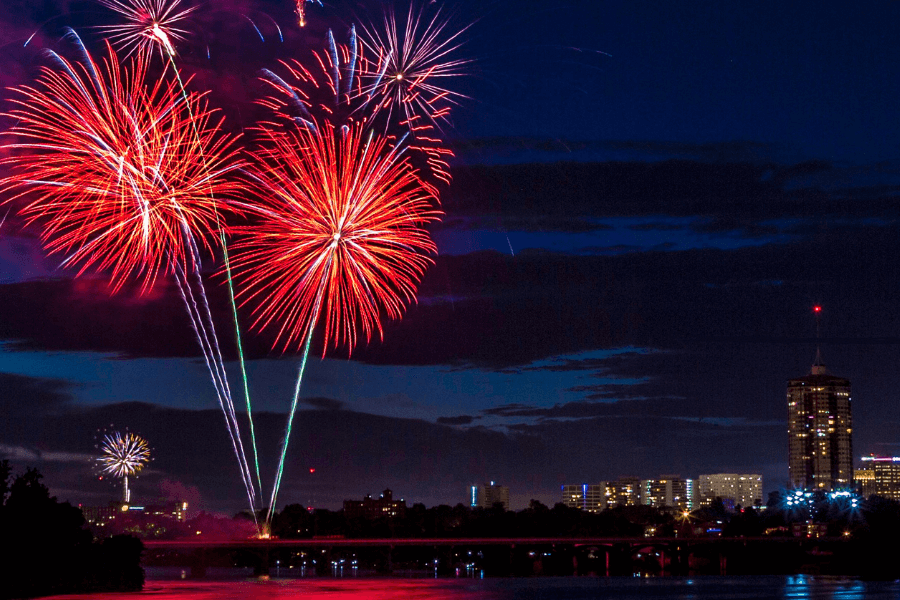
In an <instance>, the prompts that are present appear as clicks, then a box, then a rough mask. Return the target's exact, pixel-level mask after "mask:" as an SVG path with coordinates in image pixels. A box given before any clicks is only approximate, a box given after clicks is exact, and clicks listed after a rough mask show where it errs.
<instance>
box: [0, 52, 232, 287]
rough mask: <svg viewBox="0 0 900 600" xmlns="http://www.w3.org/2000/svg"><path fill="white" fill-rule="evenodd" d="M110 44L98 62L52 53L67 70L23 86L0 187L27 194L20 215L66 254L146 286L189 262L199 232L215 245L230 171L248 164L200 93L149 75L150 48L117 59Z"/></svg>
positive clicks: (21, 196) (82, 266)
mask: <svg viewBox="0 0 900 600" xmlns="http://www.w3.org/2000/svg"><path fill="white" fill-rule="evenodd" d="M107 48H108V52H109V54H108V56H107V57H105V58H104V59H103V62H102V63H101V64H99V65H98V64H97V63H96V62H94V60H93V59H92V58H91V56H90V55H89V54H88V53H87V51H86V50H84V51H83V54H82V56H83V59H82V62H75V63H70V62H68V61H67V60H65V59H64V58H62V57H59V56H58V55H54V57H55V58H56V59H57V61H58V64H59V68H57V69H51V68H49V67H44V68H43V69H42V74H41V76H40V77H39V79H38V82H37V84H36V85H35V86H34V87H31V86H23V87H21V88H19V89H18V90H16V91H17V92H18V93H19V95H20V96H19V97H18V98H16V99H14V100H13V102H14V103H15V104H16V105H17V106H16V108H14V109H13V110H12V111H10V112H9V113H8V114H7V116H9V117H11V118H13V119H15V120H16V125H15V126H13V127H12V128H11V129H10V130H9V131H6V132H4V134H5V135H7V136H12V137H13V138H14V140H15V141H12V142H8V143H6V144H5V148H6V149H8V150H13V151H14V154H13V155H12V156H11V157H9V158H7V159H5V160H4V161H3V164H4V165H6V166H8V167H9V168H10V175H8V176H7V177H6V178H4V179H3V180H2V181H0V189H4V190H12V191H14V196H13V197H12V198H11V200H20V201H23V202H24V206H23V207H22V208H21V210H20V213H21V214H22V215H24V216H25V217H26V219H27V220H28V222H29V223H31V222H35V221H38V222H39V223H40V224H41V225H43V232H42V240H43V242H44V245H45V247H46V248H47V249H48V251H49V252H51V253H58V252H64V253H66V254H68V256H67V258H66V259H65V261H64V264H73V265H79V272H78V273H79V274H81V273H83V272H84V271H86V270H87V269H88V268H89V267H95V268H98V269H101V270H108V271H109V272H110V276H111V279H112V282H113V288H114V290H118V289H119V288H120V287H121V286H122V284H124V283H125V281H126V280H128V279H129V278H132V277H134V278H138V279H141V280H142V284H143V290H144V291H146V290H148V289H149V288H150V287H151V286H152V285H153V282H154V281H155V279H156V277H157V276H159V274H160V273H161V272H162V273H165V272H167V271H168V270H169V269H171V268H172V266H173V264H180V265H187V264H191V260H192V252H191V249H190V245H189V244H193V243H194V241H193V240H192V239H191V238H194V239H196V238H200V240H201V243H202V244H204V245H205V246H206V247H207V248H209V247H210V241H209V239H212V240H215V238H216V236H215V235H213V234H215V233H217V232H218V224H219V219H220V216H219V213H218V208H221V207H222V206H223V203H222V201H221V198H223V197H225V196H228V195H230V194H232V193H234V192H236V191H237V189H238V188H239V184H238V183H237V182H235V181H229V180H228V179H226V175H227V174H228V173H229V172H230V171H232V170H234V169H236V168H238V167H239V166H240V165H239V164H238V163H236V162H235V161H234V160H233V159H234V157H235V154H236V151H234V150H230V149H229V146H230V143H231V141H232V140H231V139H228V138H225V137H223V136H220V135H219V132H218V127H219V124H220V123H212V122H211V112H210V111H209V110H208V109H207V107H206V103H205V102H204V101H202V100H201V98H200V97H199V96H196V95H190V96H187V97H184V96H182V94H181V92H180V91H179V89H178V87H177V86H176V84H174V83H172V82H168V83H167V82H166V80H165V78H164V77H160V78H159V79H157V80H156V81H155V83H153V84H152V85H150V86H148V85H146V84H145V77H146V73H147V59H146V55H143V54H141V55H139V56H138V57H137V58H136V60H135V61H134V63H133V65H132V66H131V68H128V67H125V66H122V67H120V65H119V61H118V58H117V57H116V54H115V52H114V51H113V49H112V47H110V46H109V45H107ZM82 50H83V48H82ZM216 198H219V200H218V202H217V200H216ZM208 238H209V239H208ZM212 243H215V242H214V241H213V242H212Z"/></svg>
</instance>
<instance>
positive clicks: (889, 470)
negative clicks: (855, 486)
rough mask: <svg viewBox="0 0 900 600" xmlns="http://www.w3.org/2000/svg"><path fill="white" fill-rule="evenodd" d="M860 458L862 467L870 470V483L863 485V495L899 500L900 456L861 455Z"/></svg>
mask: <svg viewBox="0 0 900 600" xmlns="http://www.w3.org/2000/svg"><path fill="white" fill-rule="evenodd" d="M862 460H863V465H864V467H867V468H868V470H871V471H872V480H871V483H870V484H869V485H868V486H864V487H863V489H862V493H863V495H864V496H871V495H873V494H874V495H876V496H882V497H884V498H890V499H891V500H900V456H863V458H862ZM867 488H868V489H867Z"/></svg>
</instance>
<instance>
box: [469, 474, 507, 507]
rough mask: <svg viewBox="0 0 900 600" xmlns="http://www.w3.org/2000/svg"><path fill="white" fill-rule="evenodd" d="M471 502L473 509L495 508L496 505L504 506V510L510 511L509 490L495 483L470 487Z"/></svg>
mask: <svg viewBox="0 0 900 600" xmlns="http://www.w3.org/2000/svg"><path fill="white" fill-rule="evenodd" d="M469 502H470V506H471V507H472V508H476V507H481V508H493V506H494V505H495V504H502V505H503V510H509V488H508V487H507V486H505V485H497V484H496V483H494V482H493V481H492V482H490V483H484V484H482V485H473V486H471V487H469Z"/></svg>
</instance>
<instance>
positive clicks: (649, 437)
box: [0, 0, 900, 514]
mask: <svg viewBox="0 0 900 600" xmlns="http://www.w3.org/2000/svg"><path fill="white" fill-rule="evenodd" d="M186 3H187V2H186ZM308 6H309V8H308V14H309V19H310V23H309V26H307V27H306V28H305V29H303V30H300V29H299V28H298V27H297V25H296V21H295V19H294V18H293V17H292V15H291V11H292V8H293V2H291V1H289V0H224V1H218V0H209V1H208V2H206V3H205V4H204V5H203V8H202V9H201V10H199V11H197V13H195V15H194V17H193V18H192V19H191V20H190V21H189V22H188V25H187V26H186V28H187V29H189V31H190V32H191V33H190V34H189V35H188V40H187V41H186V42H185V43H183V44H180V45H179V47H178V49H179V54H180V56H179V61H181V66H182V68H183V69H184V71H185V72H186V73H190V74H194V79H193V81H192V82H191V84H190V85H191V86H192V87H193V89H196V90H206V89H209V90H210V91H211V94H210V101H211V103H213V104H214V105H215V106H217V107H220V108H221V109H222V111H223V114H224V115H225V117H226V123H227V126H228V127H229V128H231V129H232V130H235V131H237V130H241V129H244V128H249V127H252V125H253V123H254V122H255V120H256V119H257V117H258V115H259V109H258V108H256V107H255V105H254V100H255V99H257V98H258V97H259V96H260V94H261V93H262V91H263V88H262V86H261V84H260V83H259V82H258V80H257V72H258V70H259V69H260V68H263V67H273V66H275V65H276V64H277V60H278V59H280V58H289V57H296V58H298V59H300V60H306V59H308V58H309V57H310V50H311V49H314V48H321V47H322V46H323V44H324V39H325V32H326V29H327V28H329V27H332V28H333V29H334V31H335V35H336V36H337V37H338V38H339V39H340V38H342V37H343V36H344V35H345V32H346V30H347V28H348V27H349V25H350V24H352V23H373V22H374V23H379V22H380V21H381V16H380V14H381V13H380V11H381V7H382V6H383V4H382V3H381V2H377V1H369V2H344V1H338V2H326V3H325V6H322V7H320V6H318V5H313V4H310V5H308ZM396 6H398V7H400V9H401V10H403V11H405V10H406V8H405V7H406V6H407V4H405V3H402V2H398V3H397V4H396ZM417 6H421V5H417ZM424 6H425V10H426V13H427V14H433V13H434V11H436V10H437V9H438V8H440V9H441V11H442V12H441V14H442V15H447V16H448V17H449V18H450V25H449V26H448V27H449V29H448V31H451V30H453V29H454V28H456V29H459V28H461V27H465V26H466V25H471V26H470V27H469V29H467V30H466V31H465V32H464V33H463V34H462V36H461V39H462V40H464V44H463V45H462V47H460V48H459V49H457V50H456V51H455V52H454V55H455V56H457V57H459V58H465V59H471V63H470V64H468V65H467V67H466V69H465V71H466V73H465V75H462V76H460V77H457V78H454V79H453V80H451V81H448V82H447V86H448V87H452V88H453V89H455V90H457V91H459V92H460V93H461V94H464V95H465V96H466V97H467V98H466V99H464V100H461V102H460V106H458V107H455V108H454V110H453V113H452V118H451V122H450V123H449V124H448V125H446V127H445V131H444V135H445V137H446V138H447V139H448V140H449V144H450V147H452V148H453V150H454V151H455V153H456V158H455V159H454V161H453V163H452V164H453V182H452V184H451V185H450V187H449V188H448V189H447V190H446V191H445V192H444V194H443V198H442V208H443V210H444V211H445V213H446V215H445V218H444V220H443V222H442V223H441V224H440V225H436V226H434V227H432V228H431V229H432V233H433V235H434V237H435V239H436V240H437V243H438V246H439V250H440V253H439V256H437V258H436V264H435V265H434V266H433V267H432V268H431V269H430V270H429V271H428V272H427V274H426V276H425V278H424V280H423V282H422V284H421V287H420V291H419V296H418V299H419V301H418V303H417V304H415V305H413V306H411V307H410V308H409V309H408V311H407V313H406V315H405V316H404V318H403V319H402V320H401V321H399V322H387V323H386V324H385V333H384V341H383V342H381V341H379V340H373V341H372V342H371V343H370V344H368V345H365V344H364V345H363V346H362V347H359V348H357V349H355V350H354V352H353V354H352V357H351V358H350V359H348V358H347V353H346V351H345V350H344V351H336V352H333V353H330V354H329V355H328V357H327V358H326V359H324V360H320V359H319V357H318V356H317V357H315V358H314V359H312V360H311V362H310V364H309V366H308V368H307V372H306V376H305V381H304V385H303V390H302V404H301V410H300V412H299V415H298V425H297V428H296V430H295V432H294V436H293V438H292V441H291V446H290V450H289V456H288V464H287V466H286V472H285V481H284V484H283V487H282V491H281V494H280V496H279V505H280V506H283V505H284V504H289V503H302V504H306V505H309V506H317V507H325V508H338V507H339V506H340V504H341V501H342V500H344V499H348V498H362V497H363V496H364V495H365V494H368V493H371V494H377V493H379V492H380V491H381V490H382V489H384V488H386V487H389V488H391V489H392V490H394V493H395V495H396V496H399V497H402V498H404V499H405V500H406V501H407V503H410V504H411V503H413V502H422V503H424V504H425V505H426V506H432V505H436V504H456V503H457V502H465V500H466V487H467V486H468V485H471V484H473V483H479V482H484V481H489V480H494V481H496V482H498V483H501V484H505V485H508V486H509V487H510V497H511V501H512V508H514V509H520V508H524V507H525V506H526V505H527V503H528V501H529V500H530V499H532V498H535V499H538V500H541V501H542V502H545V503H548V504H552V503H554V502H556V501H558V499H559V498H558V496H559V491H558V490H559V486H560V484H563V483H582V482H588V483H596V482H599V481H601V480H606V479H614V478H617V477H619V476H624V475H633V476H637V477H641V478H650V477H657V476H659V475H662V474H680V475H681V476H683V477H696V476H697V475H698V474H701V473H715V472H750V473H761V474H762V475H763V478H764V487H765V491H766V492H768V491H771V490H775V489H778V488H780V487H783V486H785V485H786V484H787V433H786V430H787V407H786V400H785V386H786V380H787V379H790V378H793V377H798V376H802V375H804V374H806V373H808V372H809V368H810V365H811V364H812V362H813V359H814V357H815V352H816V344H817V340H816V325H815V320H814V317H813V312H812V307H813V306H814V305H821V306H822V307H823V309H822V313H821V314H822V317H821V340H820V342H819V343H820V345H821V348H822V356H823V358H824V362H825V364H826V365H827V366H828V368H829V369H830V370H831V372H832V373H834V374H836V375H839V376H843V377H847V378H849V379H850V380H851V382H852V386H853V419H854V427H853V430H854V431H853V434H854V435H853V444H854V454H855V455H856V456H857V457H859V456H861V455H864V454H869V453H877V454H896V453H897V452H898V451H900V448H898V446H900V398H898V395H897V393H896V391H895V390H896V389H897V388H898V385H897V384H898V374H897V373H898V365H900V320H898V312H900V311H898V302H897V300H896V299H897V296H898V292H900V273H898V269H897V267H896V257H897V256H898V251H900V235H898V234H900V222H898V216H900V210H898V206H897V194H898V190H900V143H898V140H900V119H898V102H900V100H898V99H900V61H898V58H900V56H898V54H900V39H898V38H900V33H898V30H897V28H896V24H897V23H898V22H900V4H898V3H896V2H871V3H864V4H861V5H854V6H848V5H846V4H845V3H831V2H824V3H823V2H790V3H783V2H768V1H765V2H741V3H732V2H728V3H723V2H692V3H689V5H688V4H686V3H673V2H649V1H634V0H629V1H622V2H612V1H610V2H607V1H598V0H581V1H578V0H572V1H565V2H546V1H541V2H538V1H524V2H522V1H518V2H512V1H511V0H493V1H489V2H484V3H480V2H477V3H472V2H468V3H463V2H454V1H449V0H448V1H446V2H445V1H442V0H437V1H435V0H432V2H431V3H428V4H425V5H424ZM429 11H430V12H429ZM246 17H249V18H250V19H252V21H253V22H254V23H256V25H257V26H258V27H259V30H260V32H259V33H260V34H261V36H260V35H258V34H257V31H255V30H254V28H253V26H252V25H251V23H250V19H247V18H246ZM116 18H117V17H116V16H115V15H114V14H112V13H110V12H109V11H108V10H106V9H104V8H103V7H102V6H99V5H98V4H96V3H95V2H92V1H90V0H86V1H71V2H66V1H65V0H44V1H42V2H35V1H34V0H14V1H6V2H3V3H2V6H0V83H2V85H3V87H4V88H6V87H8V86H14V85H22V84H25V83H28V82H31V81H32V80H33V78H34V76H35V75H36V72H37V68H38V67H39V66H40V65H44V64H47V63H48V59H47V57H46V56H45V55H44V54H43V53H42V49H44V48H53V49H55V50H57V51H58V52H60V53H61V54H67V53H68V54H67V55H70V56H73V55H74V54H73V51H72V47H71V44H69V43H68V42H66V41H65V40H61V39H60V38H61V35H62V33H63V27H64V26H68V25H71V26H73V27H75V28H76V29H77V30H78V31H79V32H80V33H81V34H82V35H83V37H84V38H85V40H86V42H87V43H88V45H89V46H90V47H91V48H92V49H97V50H99V49H100V42H101V35H100V32H99V31H97V30H96V29H91V27H92V26H94V25H104V24H110V23H113V22H115V20H116ZM273 21H274V22H275V23H278V24H280V26H281V28H282V30H283V35H284V41H283V42H282V41H280V40H279V38H278V33H277V30H276V28H275V26H274V24H273ZM42 23H43V25H42ZM39 26H40V29H38V27H39ZM36 29H37V30H38V32H37V34H36V35H35V37H34V38H33V39H32V40H31V42H30V43H29V44H28V45H27V46H26V47H23V44H24V42H25V40H26V39H27V38H28V37H29V36H30V35H31V34H32V33H34V32H35V30H36ZM261 37H262V38H265V41H263V39H261ZM207 47H208V48H209V58H207ZM3 95H4V105H3V106H4V110H8V109H9V104H8V102H6V99H7V98H8V97H9V96H10V94H9V93H7V92H4V93H3ZM10 125H11V123H10V122H9V120H8V119H6V120H4V121H3V123H2V126H3V127H4V128H5V127H9V126H10ZM6 210H7V208H6V207H4V208H3V209H2V212H0V218H2V215H3V214H5V213H6ZM37 235H38V228H37V227H33V228H28V227H24V226H23V224H22V223H21V221H20V220H19V219H17V218H16V217H15V211H14V209H13V211H12V212H11V213H10V214H9V217H8V218H7V219H6V221H5V223H4V224H3V225H2V226H0V416H2V418H0V458H2V457H6V458H10V459H11V460H12V462H13V463H14V464H15V465H16V467H17V468H19V469H22V468H24V467H25V466H26V465H27V466H36V467H38V468H40V469H41V471H42V472H43V473H44V474H45V476H46V480H45V481H46V483H47V484H48V485H49V486H50V488H51V490H52V492H53V493H54V494H56V495H58V496H59V497H60V499H62V500H70V501H72V502H81V503H85V504H105V503H106V502H107V501H108V500H109V499H112V498H115V497H116V496H117V495H118V494H119V491H118V490H117V489H116V488H114V487H112V486H111V485H110V484H109V482H108V481H105V480H104V481H98V480H97V477H96V469H95V468H94V467H93V466H92V458H93V457H94V456H95V454H94V453H95V449H94V445H95V444H96V439H95V437H96V435H95V434H96V431H97V430H98V429H99V428H101V427H108V426H109V425H114V426H115V427H117V428H121V429H124V428H128V429H130V430H131V431H135V432H138V433H140V434H141V435H143V436H144V437H146V438H147V439H148V440H149V442H150V444H151V446H152V448H153V453H154V456H155V460H154V461H153V462H152V463H151V464H150V467H149V468H148V469H147V470H145V472H144V474H143V475H142V476H141V477H140V478H139V479H138V480H137V482H136V484H135V485H134V490H135V491H134V494H135V495H136V497H137V498H145V499H146V500H147V501H149V500H152V499H156V498H172V499H174V498H179V499H187V500H188V501H189V502H191V503H192V504H193V506H194V507H196V508H203V509H205V510H208V511H213V512H221V513H225V514H231V513H234V512H236V511H238V510H240V509H242V508H244V507H245V504H246V499H245V498H244V497H243V491H242V490H243V488H242V485H241V481H240V476H239V473H238V469H237V465H236V461H235V459H234V456H233V454H232V453H231V450H230V445H229V442H228V437H227V433H226V429H225V425H224V422H223V417H222V414H221V411H220V410H219V408H218V406H217V403H216V399H215V396H214V393H213V389H212V386H211V385H210V383H209V380H208V374H207V373H206V370H205V367H204V366H203V364H202V363H201V360H200V358H199V352H198V348H197V345H196V341H195V339H194V337H193V334H192V332H191V330H190V326H189V323H188V319H187V316H186V314H185V311H184V308H183V306H182V305H181V300H180V298H179V297H178V293H177V290H176V289H175V286H174V284H173V282H172V281H169V280H167V281H161V282H159V284H158V285H156V286H155V287H154V288H153V290H152V291H151V292H150V293H147V294H144V295H141V294H140V290H139V289H137V288H129V287H126V288H125V289H124V290H123V291H122V292H121V293H119V294H117V295H112V293H111V290H110V288H109V286H108V285H107V279H106V278H105V277H104V276H103V275H102V274H101V275H92V274H88V275H84V276H81V277H79V278H75V277H74V273H73V272H71V271H68V270H65V269H61V268H58V266H57V265H58V264H59V257H57V256H51V257H47V256H46V255H45V254H44V252H43V251H42V249H41V246H40V242H39V241H38V240H37V239H36V238H37ZM210 262H211V261H210ZM208 266H209V270H210V278H209V281H210V282H211V283H210V286H209V292H210V296H211V302H212V304H213V310H214V313H215V314H214V317H215V319H216V322H217V324H219V325H220V327H221V331H222V332H225V333H226V334H227V333H229V332H230V316H229V308H228V304H227V302H228V300H227V295H226V291H225V289H224V288H223V286H222V285H221V278H217V277H216V276H215V274H214V273H213V272H214V271H215V270H216V267H215V265H213V264H209V265H208ZM242 316H243V318H244V321H245V322H247V323H249V315H248V314H243V315H242ZM223 337H224V336H223ZM271 341H272V340H271V338H268V337H267V336H266V335H265V334H263V335H255V334H249V335H248V336H247V352H248V354H249V356H250V358H251V360H250V362H249V375H250V385H251V395H252V397H253V399H254V403H255V407H256V411H255V413H254V414H255V415H256V421H257V431H258V435H260V436H261V450H262V452H263V458H264V469H265V470H267V471H268V474H267V475H264V480H271V477H272V473H271V472H272V470H273V469H274V463H275V457H276V452H277V448H278V444H279V441H280V435H281V433H282V431H283V427H284V419H285V415H286V411H287V407H288V405H289V402H290V395H291V392H292V387H293V380H294V376H295V373H296V369H297V363H298V361H297V357H296V356H292V355H281V354H279V353H277V352H272V351H271V350H270V347H271ZM319 347H321V345H319ZM232 356H233V351H232ZM228 368H229V369H230V372H231V375H232V376H233V381H232V384H233V387H237V386H238V369H237V363H236V362H234V361H231V362H229V363H228ZM311 469H315V472H314V473H313V472H310V470H311Z"/></svg>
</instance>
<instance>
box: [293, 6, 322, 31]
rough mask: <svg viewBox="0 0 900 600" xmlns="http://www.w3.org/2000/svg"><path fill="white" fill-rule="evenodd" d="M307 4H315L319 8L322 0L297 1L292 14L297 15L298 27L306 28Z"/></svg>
mask: <svg viewBox="0 0 900 600" xmlns="http://www.w3.org/2000/svg"><path fill="white" fill-rule="evenodd" d="M307 2H315V3H317V4H318V5H319V6H322V0H297V5H296V7H295V8H294V14H295V15H297V23H298V24H299V25H300V27H306V3H307Z"/></svg>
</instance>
